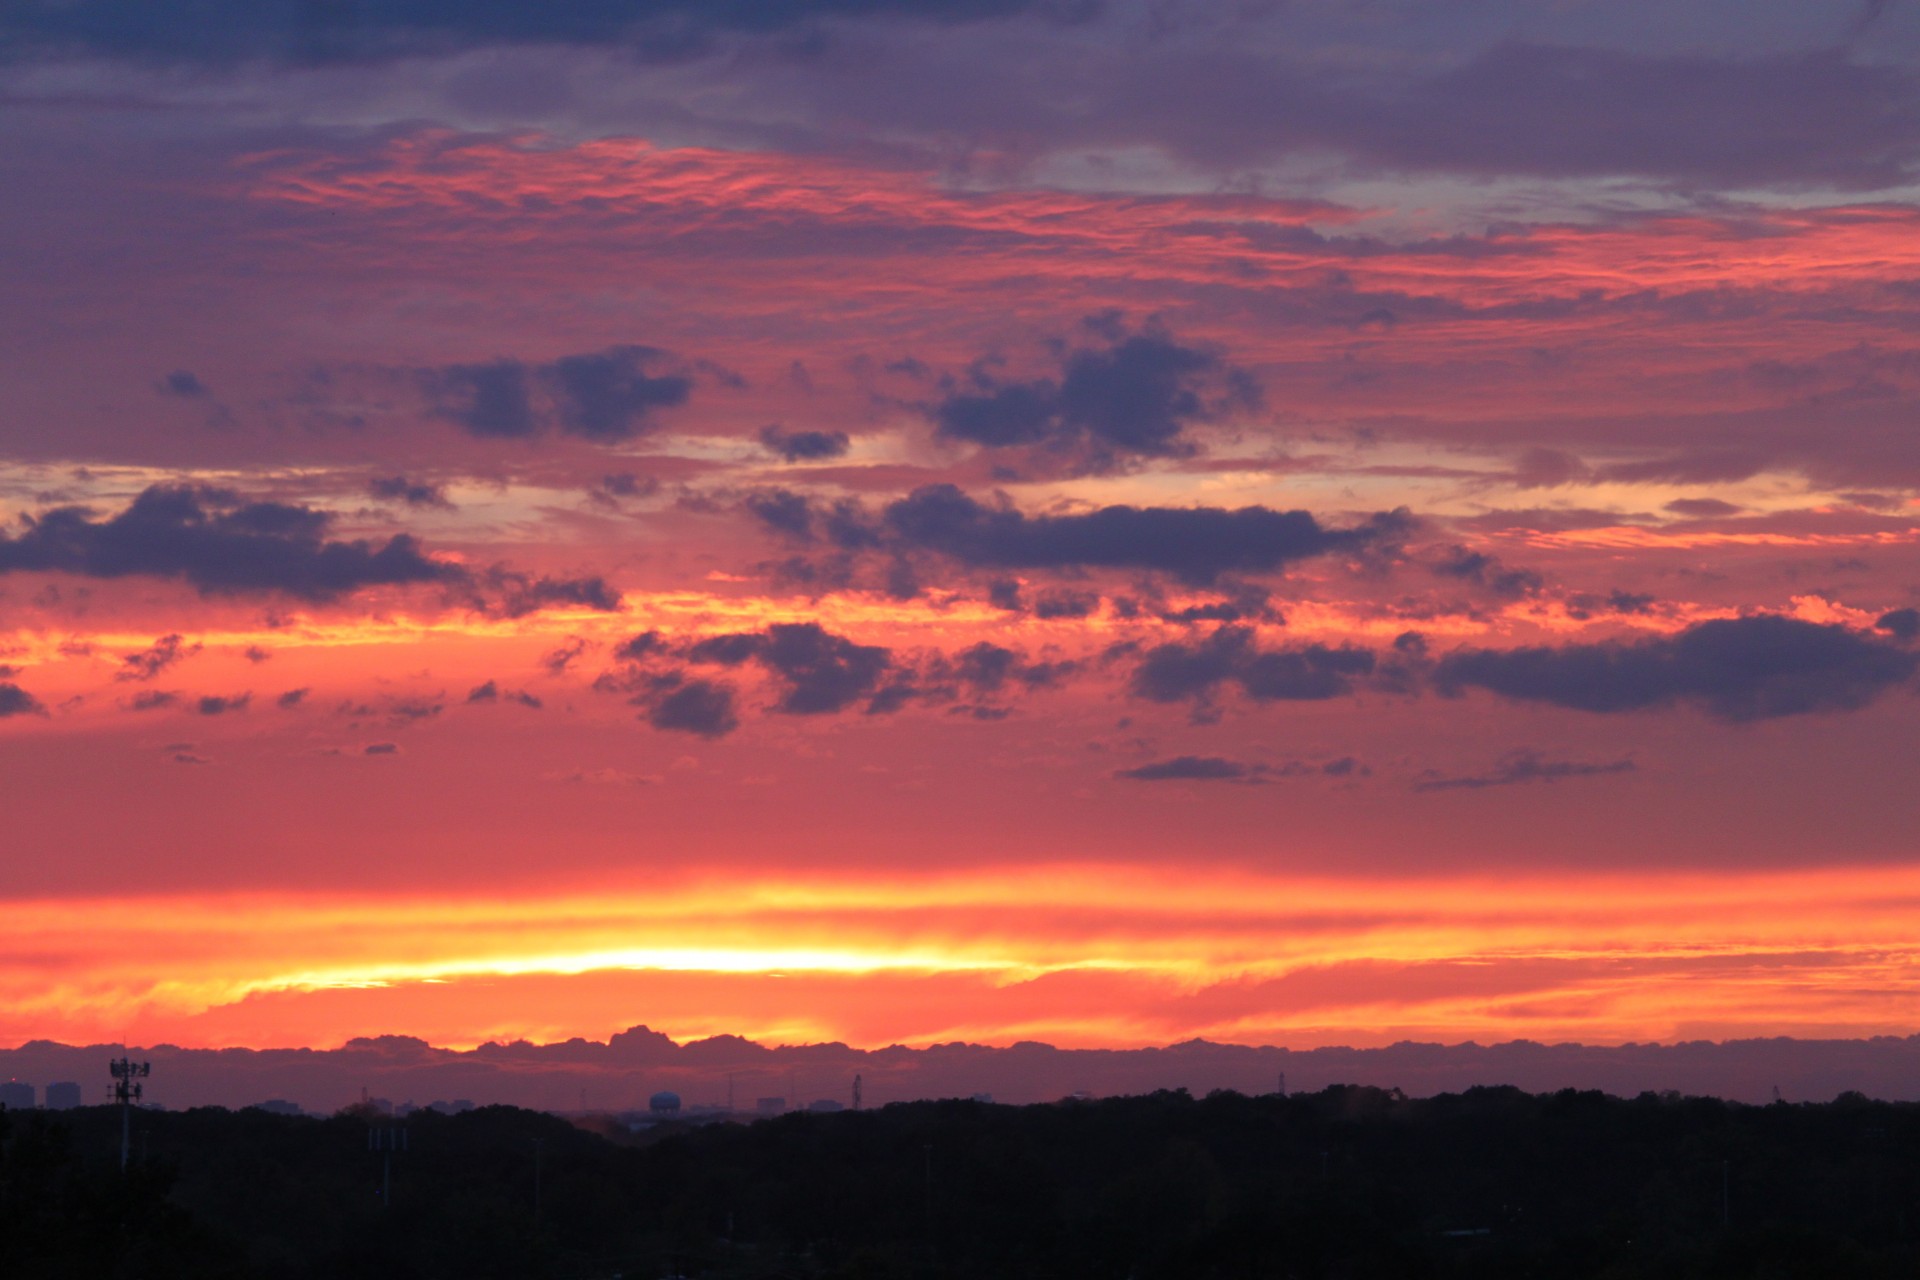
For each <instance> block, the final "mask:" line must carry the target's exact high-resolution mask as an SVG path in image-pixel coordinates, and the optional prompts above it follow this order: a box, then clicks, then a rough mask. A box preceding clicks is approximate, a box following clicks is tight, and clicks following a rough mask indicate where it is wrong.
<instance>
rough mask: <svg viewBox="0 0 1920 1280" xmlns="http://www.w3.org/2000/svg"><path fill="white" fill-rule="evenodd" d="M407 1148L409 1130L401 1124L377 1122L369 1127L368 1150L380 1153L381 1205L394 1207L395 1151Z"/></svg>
mask: <svg viewBox="0 0 1920 1280" xmlns="http://www.w3.org/2000/svg"><path fill="white" fill-rule="evenodd" d="M406 1149H407V1131H406V1130H405V1129H403V1128H401V1127H400V1126H399V1125H393V1124H377V1125H370V1126H368V1128H367V1150H369V1151H378V1152H379V1153H380V1207H381V1208H382V1209H391V1208H392V1207H393V1153H394V1152H396V1151H405V1150H406Z"/></svg>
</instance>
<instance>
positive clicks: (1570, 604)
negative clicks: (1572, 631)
mask: <svg viewBox="0 0 1920 1280" xmlns="http://www.w3.org/2000/svg"><path fill="white" fill-rule="evenodd" d="M1653 604H1654V597H1653V596H1651V595H1648V594H1646V593H1645V592H1640V591H1622V590H1620V589H1619V588H1618V587H1615V588H1614V589H1613V590H1612V591H1609V592H1608V593H1607V594H1606V595H1604V596H1603V595H1596V594H1594V593H1592V592H1586V591H1578V592H1575V593H1574V594H1572V595H1570V596H1568V597H1567V598H1566V607H1567V616H1568V617H1569V618H1578V619H1580V620H1582V621H1585V620H1586V619H1588V618H1591V617H1594V616H1595V615H1597V614H1603V613H1615V614H1633V615H1644V614H1648V613H1651V612H1653Z"/></svg>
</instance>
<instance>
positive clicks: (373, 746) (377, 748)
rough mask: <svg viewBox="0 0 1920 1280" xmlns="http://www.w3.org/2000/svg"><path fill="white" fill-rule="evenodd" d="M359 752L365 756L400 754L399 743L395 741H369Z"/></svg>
mask: <svg viewBox="0 0 1920 1280" xmlns="http://www.w3.org/2000/svg"><path fill="white" fill-rule="evenodd" d="M360 754H361V755H366V756H397V755H399V754H400V744H399V743H397V742H370V743H368V744H367V745H366V746H365V747H363V748H361V751H360Z"/></svg>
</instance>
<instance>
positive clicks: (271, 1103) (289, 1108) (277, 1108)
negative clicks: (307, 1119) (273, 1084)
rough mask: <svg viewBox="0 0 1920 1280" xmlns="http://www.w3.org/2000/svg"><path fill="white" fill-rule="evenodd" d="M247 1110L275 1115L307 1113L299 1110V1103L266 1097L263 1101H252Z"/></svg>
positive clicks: (301, 1114) (300, 1114)
mask: <svg viewBox="0 0 1920 1280" xmlns="http://www.w3.org/2000/svg"><path fill="white" fill-rule="evenodd" d="M249 1110H253V1111H268V1112H271V1113H272V1114H274V1115H276V1116H303V1115H305V1114H307V1113H306V1112H305V1111H303V1110H301V1108H300V1104H299V1103H297V1102H288V1101H287V1100H286V1099H285V1098H268V1099H267V1100H266V1101H265V1102H256V1103H254V1104H253V1106H252V1107H251V1108H249Z"/></svg>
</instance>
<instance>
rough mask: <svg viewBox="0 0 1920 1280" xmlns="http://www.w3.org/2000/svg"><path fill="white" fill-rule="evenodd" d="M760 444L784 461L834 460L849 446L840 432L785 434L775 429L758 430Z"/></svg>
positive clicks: (844, 435)
mask: <svg viewBox="0 0 1920 1280" xmlns="http://www.w3.org/2000/svg"><path fill="white" fill-rule="evenodd" d="M760 443H761V444H762V445H763V446H764V447H765V448H766V450H767V452H768V453H771V454H773V455H774V456H775V457H777V458H779V459H781V460H782V461H785V462H820V461H824V460H825V459H828V458H838V457H841V456H843V455H845V453H846V452H847V450H848V449H849V448H851V447H852V445H853V441H852V440H850V439H849V438H848V436H847V433H846V432H844V431H788V430H785V429H784V428H782V427H778V426H770V427H762V428H760Z"/></svg>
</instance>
